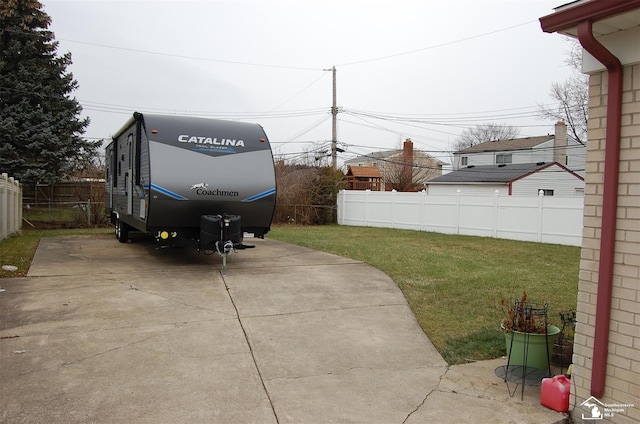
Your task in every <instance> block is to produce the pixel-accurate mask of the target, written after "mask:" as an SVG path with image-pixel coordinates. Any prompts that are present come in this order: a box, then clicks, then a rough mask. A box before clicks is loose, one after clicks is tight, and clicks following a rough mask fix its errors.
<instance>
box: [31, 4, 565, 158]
mask: <svg viewBox="0 0 640 424" xmlns="http://www.w3.org/2000/svg"><path fill="white" fill-rule="evenodd" d="M41 2H42V4H43V5H44V11H45V12H46V13H47V14H49V16H51V19H52V25H51V28H50V29H51V30H52V31H54V33H55V37H56V40H57V41H59V43H60V45H59V48H58V52H59V53H60V54H62V53H66V52H71V54H72V59H73V65H71V66H70V67H69V70H70V71H71V72H72V73H73V75H74V78H75V79H76V80H77V81H78V83H79V89H78V90H77V92H76V93H75V95H76V98H77V99H78V100H79V101H80V103H81V104H82V106H83V108H84V112H83V113H84V114H85V115H86V116H89V117H90V118H91V124H90V126H89V128H88V130H87V132H86V134H85V136H87V137H92V138H105V139H109V138H110V137H111V135H112V134H113V133H115V132H116V131H117V130H118V129H120V127H121V126H122V125H123V124H124V122H125V121H126V120H127V119H128V118H129V117H130V116H131V114H132V113H133V112H134V111H140V112H149V113H152V112H153V113H162V114H185V115H197V116H205V117H210V118H218V119H233V120H243V121H247V122H255V123H259V124H260V125H262V126H263V127H264V129H265V131H266V133H267V135H268V137H269V139H270V141H271V143H272V147H273V150H274V154H275V155H276V156H282V157H284V158H286V159H296V158H297V157H298V155H299V154H300V153H301V152H305V151H323V150H327V149H328V148H329V146H330V140H331V115H330V108H331V102H332V73H331V72H330V69H331V67H333V66H335V67H336V69H337V99H338V101H337V103H338V106H339V108H340V113H339V115H338V119H339V120H338V141H339V147H341V148H342V149H344V150H345V153H341V154H340V155H339V158H340V160H341V161H342V160H346V159H350V158H353V157H355V156H357V155H360V154H364V153H369V152H372V151H378V150H386V149H394V148H398V147H399V146H400V144H401V142H402V141H403V140H404V139H406V138H411V139H412V140H413V141H414V143H415V147H416V148H417V149H421V150H424V151H428V152H431V153H432V154H434V155H435V156H437V157H439V158H441V159H442V160H445V161H448V154H447V152H448V151H450V150H451V145H452V143H453V142H454V141H455V139H456V137H457V136H458V135H459V134H460V133H461V132H462V131H463V130H464V129H465V128H470V127H473V126H475V125H477V124H482V123H487V122H497V123H501V124H507V125H513V126H517V127H519V128H520V130H521V133H520V135H521V136H537V135H543V134H547V133H552V132H553V124H554V123H555V122H552V121H549V120H540V119H539V118H536V109H537V105H538V104H551V103H553V100H552V99H551V98H550V97H549V89H550V87H551V84H552V83H553V82H562V81H564V80H566V79H567V78H568V77H569V76H570V74H571V71H572V70H571V69H570V68H569V67H568V66H567V65H566V64H565V62H564V61H565V58H566V56H567V49H568V48H569V43H568V42H567V41H566V38H565V37H563V36H561V35H558V34H546V33H544V32H542V30H541V29H540V24H539V22H538V18H540V17H541V16H545V15H548V14H550V13H552V12H553V8H554V7H557V6H559V5H560V4H562V1H558V0H553V1H546V0H535V1H533V0H532V1H526V0H509V1H507V0H502V1H498V0H468V1H461V0H448V1H435V0H421V1H413V0H378V1H377V0H366V1H356V0H335V1H334V0H322V1H315V0H296V1H294V0H286V1H285V0H256V1H245V0H233V1H232V0H229V1H216V0H212V1H195V2H188V1H137V2H130V1H116V0H113V1H92V0H82V1H63V0H41Z"/></svg>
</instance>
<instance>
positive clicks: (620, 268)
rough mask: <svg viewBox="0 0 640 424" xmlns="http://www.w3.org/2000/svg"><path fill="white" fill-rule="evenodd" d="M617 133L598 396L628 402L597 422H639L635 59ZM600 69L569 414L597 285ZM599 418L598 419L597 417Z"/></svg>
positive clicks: (639, 186) (587, 371)
mask: <svg viewBox="0 0 640 424" xmlns="http://www.w3.org/2000/svg"><path fill="white" fill-rule="evenodd" d="M622 101H623V105H622V129H621V130H622V132H621V140H620V176H619V193H618V196H619V197H618V212H617V231H616V243H615V249H616V253H615V259H614V260H615V264H614V271H613V272H614V276H613V292H612V302H611V308H612V309H611V322H610V334H609V346H608V359H607V374H606V375H607V376H606V383H605V384H606V387H605V393H604V396H603V397H602V398H601V399H599V400H600V401H602V402H604V403H607V404H633V405H634V406H633V407H628V408H624V409H625V412H623V413H620V412H614V416H613V417H612V418H605V420H604V422H612V423H618V424H620V423H640V400H639V399H640V64H635V65H629V66H625V68H624V80H623V97H622ZM606 104H607V74H606V72H604V73H595V74H593V75H591V77H590V81H589V137H588V138H589V141H588V145H587V164H586V170H587V173H586V179H585V183H586V186H585V198H584V202H585V207H584V229H583V242H582V257H581V265H580V285H579V289H578V306H577V312H578V317H577V319H578V325H577V327H576V336H575V345H574V357H573V362H574V369H573V381H574V387H575V393H576V398H575V406H574V410H573V416H574V418H576V419H578V420H577V421H578V422H580V418H581V417H582V415H583V414H585V416H586V417H590V415H589V414H588V412H589V410H588V409H587V408H585V407H584V406H581V404H582V402H584V401H585V400H587V399H588V398H589V397H590V387H591V368H592V360H591V358H592V354H593V340H594V339H593V335H594V325H595V320H596V316H595V309H596V297H597V288H598V260H599V251H600V233H601V230H600V226H601V222H600V220H601V216H602V191H603V185H602V181H603V173H604V152H605V126H606ZM600 422H602V421H600Z"/></svg>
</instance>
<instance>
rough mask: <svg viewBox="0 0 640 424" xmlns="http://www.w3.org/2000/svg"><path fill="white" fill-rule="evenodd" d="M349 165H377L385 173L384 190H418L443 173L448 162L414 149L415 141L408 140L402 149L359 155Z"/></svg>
mask: <svg viewBox="0 0 640 424" xmlns="http://www.w3.org/2000/svg"><path fill="white" fill-rule="evenodd" d="M344 164H345V166H346V167H347V173H348V172H349V168H351V169H352V170H353V169H355V168H356V167H375V168H377V169H379V171H380V173H381V174H382V186H381V187H382V190H393V189H396V190H398V191H417V190H421V189H422V187H423V184H424V182H425V181H428V180H430V179H432V178H435V177H437V176H440V175H442V167H443V166H444V165H445V163H444V162H442V161H440V160H439V159H437V158H434V157H433V156H431V155H429V154H427V153H424V152H421V151H420V150H414V148H413V142H412V141H411V140H410V139H407V140H406V141H405V142H404V143H403V146H402V149H394V150H385V151H380V152H373V153H370V154H367V155H362V156H358V157H356V158H354V159H350V160H347V161H345V163H344Z"/></svg>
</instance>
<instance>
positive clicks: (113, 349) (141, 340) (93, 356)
mask: <svg viewBox="0 0 640 424" xmlns="http://www.w3.org/2000/svg"><path fill="white" fill-rule="evenodd" d="M178 328H180V326H177V325H176V326H174V327H173V328H169V329H167V330H164V331H161V332H159V333H157V334H153V335H151V336H148V337H145V338H143V339H140V340H136V341H133V342H131V343H126V344H123V345H121V346H117V347H114V348H111V349H107V350H104V351H102V352H97V353H94V354H93V355H89V356H85V357H83V358H80V359H76V360H74V361H67V362H63V363H60V364H56V365H53V366H50V367H46V368H41V369H39V370H34V371H30V372H26V373H22V374H19V375H18V376H19V377H24V376H27V375H32V374H39V373H42V372H47V371H51V370H54V369H56V368H60V367H66V366H70V365H75V364H79V363H81V362H84V361H87V360H89V359H93V358H96V357H98V356H102V355H105V354H108V353H111V352H115V351H118V350H121V349H126V348H128V347H131V346H135V345H137V344H140V343H144V342H146V341H148V340H151V339H153V338H156V337H159V336H162V335H164V334H166V333H168V332H170V331H174V330H175V329H178Z"/></svg>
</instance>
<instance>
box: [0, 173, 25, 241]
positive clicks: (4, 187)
mask: <svg viewBox="0 0 640 424" xmlns="http://www.w3.org/2000/svg"><path fill="white" fill-rule="evenodd" d="M21 223H22V186H21V185H20V182H19V181H18V180H16V179H14V178H13V177H10V176H9V175H8V174H5V173H3V174H2V175H0V240H4V239H5V238H7V237H9V236H10V235H11V234H13V233H15V232H18V231H20V228H21Z"/></svg>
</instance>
